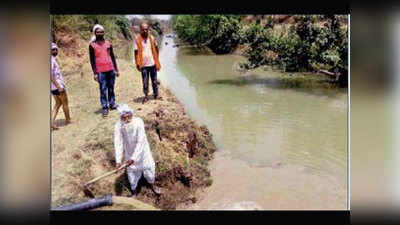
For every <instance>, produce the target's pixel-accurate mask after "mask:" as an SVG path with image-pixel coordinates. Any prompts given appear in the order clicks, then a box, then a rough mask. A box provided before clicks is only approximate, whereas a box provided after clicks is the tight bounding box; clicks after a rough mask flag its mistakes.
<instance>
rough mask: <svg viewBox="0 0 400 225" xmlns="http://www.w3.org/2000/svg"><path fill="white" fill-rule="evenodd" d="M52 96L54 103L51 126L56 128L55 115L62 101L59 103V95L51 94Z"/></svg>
mask: <svg viewBox="0 0 400 225" xmlns="http://www.w3.org/2000/svg"><path fill="white" fill-rule="evenodd" d="M53 97H54V100H55V101H56V104H55V105H54V108H53V112H52V115H51V128H53V129H54V130H56V129H58V127H57V126H56V117H57V114H58V110H59V109H60V107H61V105H62V103H61V99H60V96H57V95H53Z"/></svg>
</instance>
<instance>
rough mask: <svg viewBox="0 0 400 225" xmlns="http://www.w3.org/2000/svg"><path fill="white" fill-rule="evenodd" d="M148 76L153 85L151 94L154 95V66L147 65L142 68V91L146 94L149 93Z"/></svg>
mask: <svg viewBox="0 0 400 225" xmlns="http://www.w3.org/2000/svg"><path fill="white" fill-rule="evenodd" d="M149 76H150V78H151V86H152V87H153V94H154V96H158V85H157V69H156V66H149V67H143V68H142V81H143V93H144V94H145V95H146V96H147V94H148V93H149Z"/></svg>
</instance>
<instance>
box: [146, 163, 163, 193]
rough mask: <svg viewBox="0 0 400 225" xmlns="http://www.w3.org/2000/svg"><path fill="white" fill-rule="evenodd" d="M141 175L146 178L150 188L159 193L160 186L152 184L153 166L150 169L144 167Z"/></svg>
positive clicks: (153, 176) (153, 178)
mask: <svg viewBox="0 0 400 225" xmlns="http://www.w3.org/2000/svg"><path fill="white" fill-rule="evenodd" d="M143 176H144V178H146V180H147V182H148V183H149V184H150V185H151V189H152V190H153V192H154V193H155V194H157V195H160V194H161V190H160V188H158V187H156V186H155V184H154V180H155V168H154V167H152V168H151V169H145V170H143Z"/></svg>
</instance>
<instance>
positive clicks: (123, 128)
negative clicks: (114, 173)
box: [114, 117, 155, 170]
mask: <svg viewBox="0 0 400 225" xmlns="http://www.w3.org/2000/svg"><path fill="white" fill-rule="evenodd" d="M114 148H115V161H116V163H121V162H122V157H123V156H124V157H125V160H128V159H132V160H133V164H132V165H130V166H129V168H130V169H132V170H144V169H151V168H154V167H155V163H154V159H153V156H152V155H151V152H150V146H149V143H148V141H147V136H146V131H145V129H144V123H143V120H142V119H141V118H139V117H132V120H131V122H129V123H123V122H122V121H121V120H119V121H118V122H117V123H116V124H115V129H114Z"/></svg>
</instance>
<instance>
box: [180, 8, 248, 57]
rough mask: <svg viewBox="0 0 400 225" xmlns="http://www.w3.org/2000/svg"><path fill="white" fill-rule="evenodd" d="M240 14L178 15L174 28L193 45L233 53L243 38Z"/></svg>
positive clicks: (183, 38) (181, 37) (216, 51)
mask: <svg viewBox="0 0 400 225" xmlns="http://www.w3.org/2000/svg"><path fill="white" fill-rule="evenodd" d="M242 17H243V16H240V15H176V16H173V17H172V25H173V29H174V30H175V32H176V33H177V35H178V37H179V38H180V39H181V40H183V41H186V42H188V43H190V44H192V45H196V46H207V47H209V48H210V49H211V50H212V51H213V52H214V53H216V54H227V53H231V52H232V51H233V50H235V48H236V47H237V46H238V44H239V42H240V40H241V30H242V29H241V28H242V26H241V22H240V21H241V18H242Z"/></svg>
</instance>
